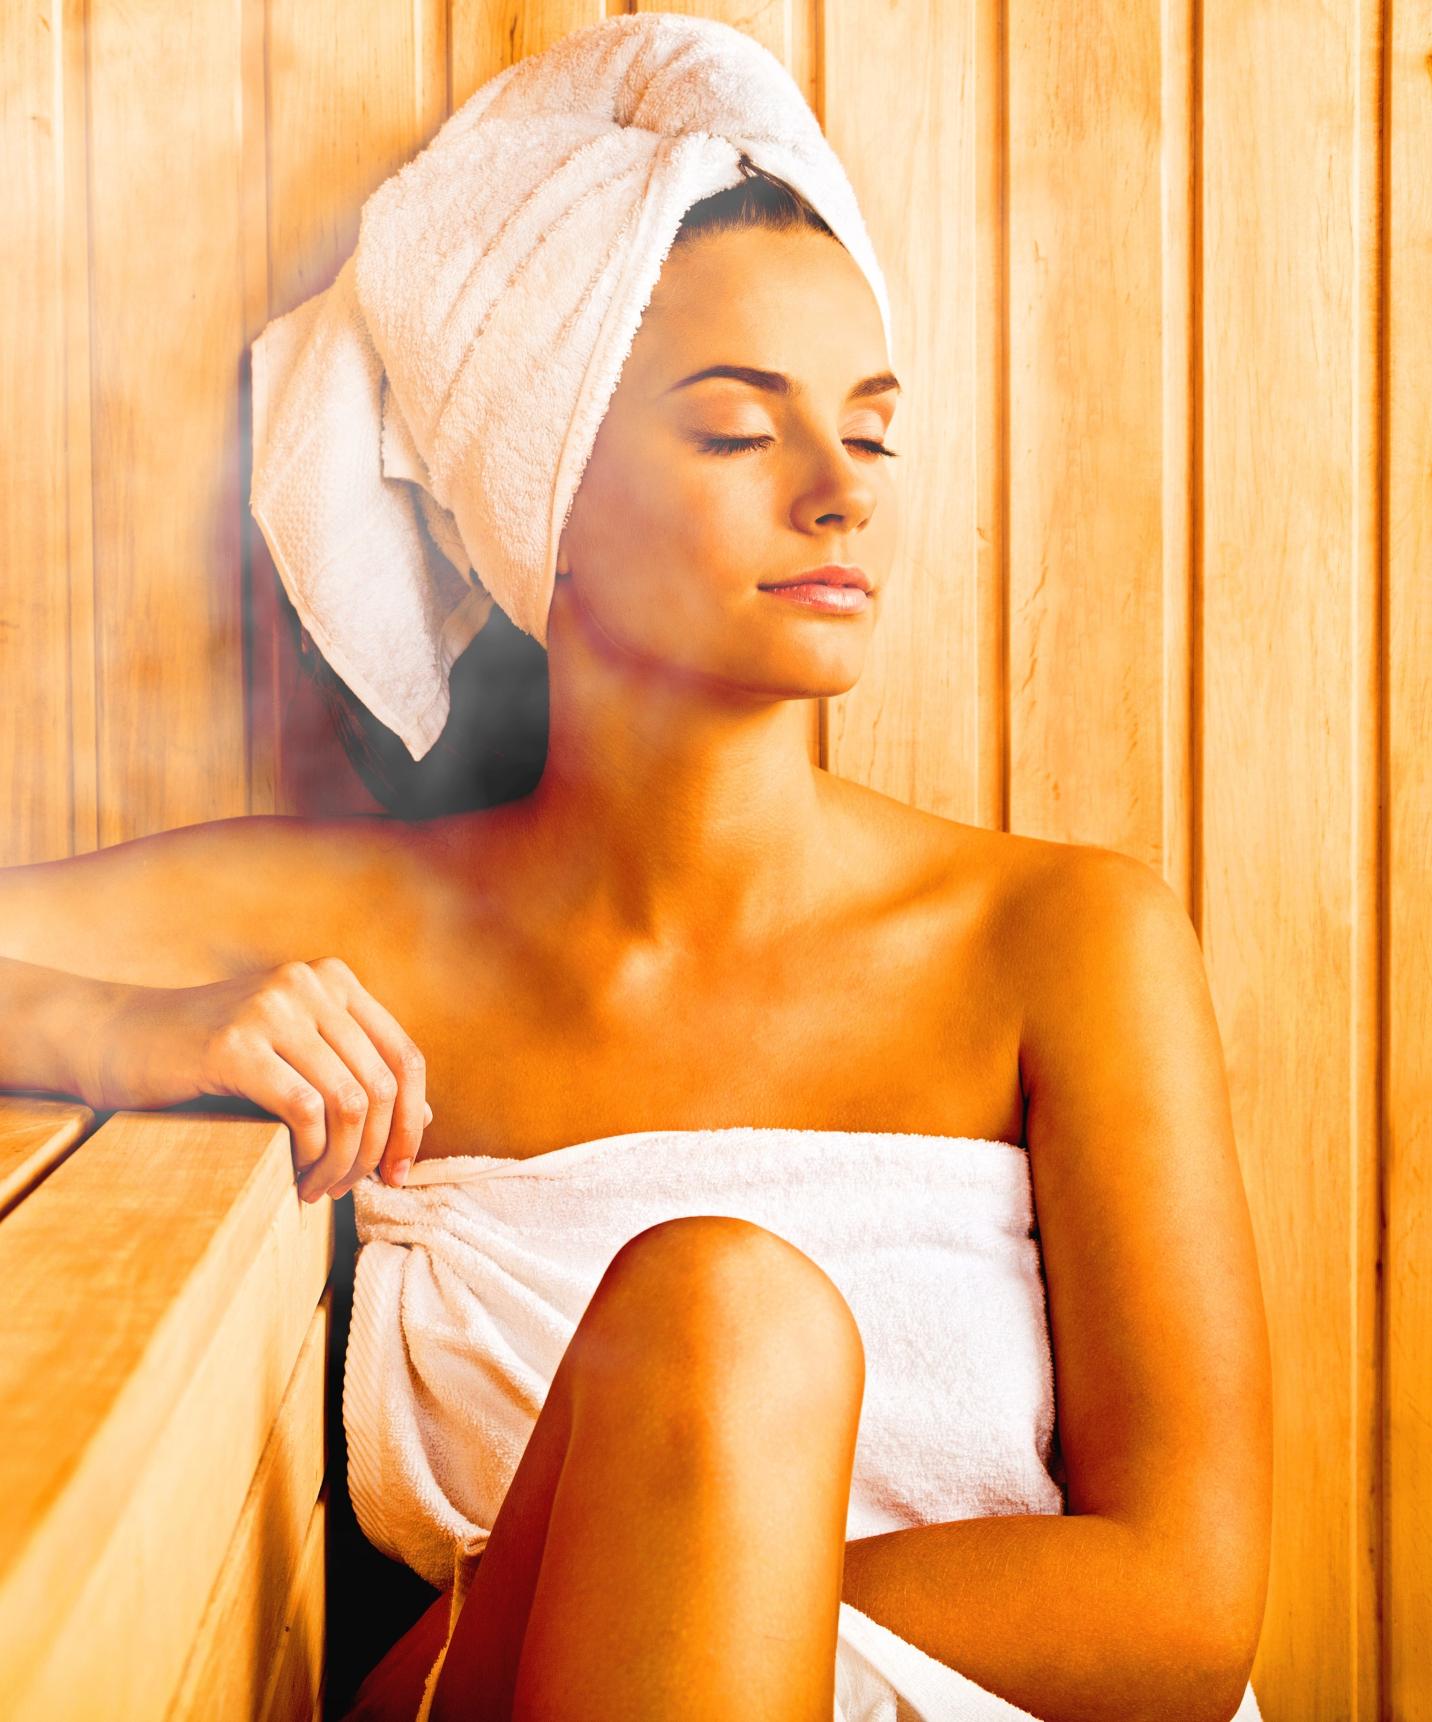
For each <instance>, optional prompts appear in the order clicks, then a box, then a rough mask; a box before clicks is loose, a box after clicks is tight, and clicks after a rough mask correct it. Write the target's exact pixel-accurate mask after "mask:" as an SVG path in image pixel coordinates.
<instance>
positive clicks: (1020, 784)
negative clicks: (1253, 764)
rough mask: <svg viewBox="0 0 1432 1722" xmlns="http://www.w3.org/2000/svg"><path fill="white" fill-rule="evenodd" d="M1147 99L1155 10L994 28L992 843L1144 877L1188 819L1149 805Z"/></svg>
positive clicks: (1158, 242) (1175, 417)
mask: <svg viewBox="0 0 1432 1722" xmlns="http://www.w3.org/2000/svg"><path fill="white" fill-rule="evenodd" d="M1163 80H1164V66H1163V31H1162V18H1161V9H1160V7H1159V5H1158V4H1157V3H1156V0H1099V3H1098V4H1095V5H1094V6H1093V7H1092V8H1090V9H1085V10H1083V11H1080V12H1078V13H1077V14H1076V13H1075V12H1074V11H1072V10H1071V9H1070V8H1068V7H1066V6H1061V5H1056V4H1050V3H1049V0H1022V3H1020V4H1016V5H1013V6H1012V7H1011V8H1010V12H1009V149H1010V161H1009V293H1010V313H1009V317H1010V409H1009V410H1010V475H1009V483H1010V513H1009V579H1010V591H1009V614H1010V634H1009V653H1010V712H1009V722H1010V806H1009V817H1010V824H1011V828H1012V829H1016V830H1018V831H1021V832H1025V833H1029V834H1032V835H1035V836H1040V837H1048V838H1053V839H1057V840H1061V841H1073V842H1084V843H1097V844H1101V845H1105V846H1107V847H1110V848H1114V849H1120V850H1122V851H1124V852H1125V853H1127V854H1130V855H1133V856H1136V857H1137V858H1138V859H1140V860H1142V861H1145V862H1147V863H1149V864H1150V865H1151V866H1154V867H1157V868H1159V869H1160V871H1162V870H1164V867H1165V856H1164V853H1163V850H1164V842H1165V830H1166V826H1167V825H1168V824H1173V825H1175V826H1176V825H1177V824H1178V823H1180V822H1182V821H1183V820H1184V819H1185V818H1186V809H1185V808H1180V809H1178V810H1177V812H1176V813H1175V814H1174V815H1173V816H1172V817H1171V818H1166V816H1165V813H1164V798H1165V796H1166V795H1167V794H1168V793H1169V790H1170V787H1171V786H1170V785H1168V784H1167V783H1166V782H1165V770H1166V741H1165V730H1166V719H1167V716H1168V714H1167V711H1166V707H1165V699H1166V685H1167V684H1166V677H1167V673H1168V665H1169V663H1173V664H1175V665H1177V663H1178V661H1179V659H1180V658H1181V657H1183V656H1186V653H1187V639H1186V632H1185V627H1186V624H1185V613H1186V602H1185V592H1186V582H1187V571H1186V566H1185V564H1184V561H1183V546H1182V543H1181V542H1180V543H1179V544H1178V545H1175V546H1172V547H1169V546H1167V545H1166V542H1165V533H1164V495H1165V485H1166V483H1167V482H1168V481H1169V480H1170V479H1172V480H1173V482H1174V483H1175V485H1176V486H1177V485H1179V484H1181V483H1182V482H1183V478H1182V473H1181V472H1180V471H1179V470H1178V457H1179V453H1180V451H1181V449H1182V447H1183V434H1182V432H1181V431H1176V432H1175V447H1174V463H1173V464H1174V470H1173V472H1172V473H1170V471H1169V470H1168V460H1167V456H1166V452H1165V448H1166V443H1167V441H1168V432H1169V426H1170V424H1173V425H1175V426H1177V425H1178V424H1179V422H1180V420H1181V419H1182V418H1183V417H1184V415H1185V414H1186V411H1187V396H1186V384H1185V377H1184V374H1183V372H1182V370H1181V368H1180V367H1179V366H1178V365H1177V363H1176V362H1175V363H1174V364H1173V365H1172V366H1171V367H1170V368H1169V370H1168V372H1166V370H1165V364H1166V354H1165V347H1164V342H1163V327H1162V324H1163V318H1162V314H1161V313H1162V301H1163V294H1164V275H1165V265H1164V258H1163V247H1164V243H1165V231H1164V212H1163V210H1162V208H1161V202H1160V165H1161V153H1162V149H1163V115H1162V109H1161V102H1162V96H1163ZM1175 149H1176V151H1177V152H1178V153H1179V156H1180V159H1183V160H1186V145H1185V144H1184V143H1183V140H1182V139H1181V138H1179V139H1175ZM1175 214H1176V211H1175ZM1170 237H1171V239H1172V242H1173V244H1174V247H1175V250H1174V257H1173V273H1174V275H1175V277H1176V278H1179V279H1181V278H1182V276H1183V274H1184V273H1185V271H1186V263H1185V262H1184V256H1185V242H1184V239H1183V237H1182V235H1181V234H1179V233H1178V232H1177V231H1176V229H1175V231H1174V232H1173V233H1172V234H1171V236H1170ZM1180 291H1181V289H1180V288H1178V287H1176V288H1175V294H1176V297H1175V301H1174V302H1175V304H1178V303H1180V302H1181V301H1180V299H1179V297H1177V295H1178V294H1179V292H1180ZM1176 356H1177V349H1176V352H1175V359H1176ZM1166 582H1168V583H1169V586H1170V588H1171V591H1172V599H1173V601H1172V603H1171V604H1170V601H1169V593H1168V592H1166V590H1165V583H1166ZM1180 677H1181V672H1180ZM1177 733H1178V734H1179V736H1180V737H1181V736H1182V730H1181V728H1180V730H1179V731H1178V732H1177ZM1180 781H1181V778H1180Z"/></svg>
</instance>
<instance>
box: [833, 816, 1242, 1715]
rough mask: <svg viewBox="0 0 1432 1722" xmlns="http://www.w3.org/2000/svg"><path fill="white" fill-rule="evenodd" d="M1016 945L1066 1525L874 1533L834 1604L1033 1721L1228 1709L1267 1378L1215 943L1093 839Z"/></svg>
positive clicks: (1146, 875) (1135, 868)
mask: <svg viewBox="0 0 1432 1722" xmlns="http://www.w3.org/2000/svg"><path fill="white" fill-rule="evenodd" d="M1011 936H1012V937H1013V938H1016V939H1017V940H1018V948H1019V951H1020V953H1021V961H1022V963H1023V964H1024V965H1025V972H1026V974H1027V976H1028V983H1027V984H1028V991H1027V994H1026V996H1027V998H1028V999H1029V1003H1028V1005H1027V1007H1026V1017H1025V1023H1024V1029H1023V1033H1022V1036H1021V1048H1020V1069H1021V1079H1022V1082H1023V1085H1024V1091H1025V1096H1026V1126H1027V1132H1028V1146H1029V1153H1030V1170H1031V1176H1032V1179H1033V1186H1034V1200H1035V1207H1036V1213H1037V1219H1038V1225H1039V1231H1040V1242H1041V1247H1042V1250H1043V1256H1044V1269H1045V1279H1046V1284H1047V1289H1048V1303H1049V1324H1050V1341H1051V1348H1052V1351H1053V1358H1054V1380H1055V1401H1056V1407H1057V1416H1058V1427H1059V1436H1060V1446H1061V1452H1062V1456H1063V1462H1064V1467H1065V1472H1066V1476H1067V1500H1068V1516H1067V1517H1054V1516H1049V1515H1035V1514H1023V1515H1011V1516H1008V1517H987V1518H978V1519H967V1520H956V1521H954V1522H952V1523H949V1524H939V1525H921V1526H917V1527H915V1528H914V1529H912V1530H905V1531H894V1532H890V1533H888V1534H886V1535H883V1536H876V1537H866V1538H862V1539H861V1540H859V1541H858V1542H852V1543H849V1544H847V1545H846V1567H845V1583H844V1593H843V1594H844V1596H845V1599H846V1600H847V1601H849V1602H851V1603H853V1604H854V1605H855V1606H856V1607H857V1608H860V1609H862V1610H863V1611H864V1612H865V1613H867V1614H869V1615H871V1616H872V1617H873V1618H874V1619H876V1620H879V1621H881V1622H882V1623H883V1624H885V1625H886V1626H888V1627H890V1629H891V1630H892V1631H895V1632H898V1633H900V1634H901V1636H903V1637H905V1638H908V1639H910V1640H911V1641H912V1642H913V1643H916V1644H918V1645H919V1646H920V1647H921V1648H922V1649H924V1650H926V1651H928V1652H929V1654H930V1655H932V1656H934V1657H936V1658H937V1659H938V1660H940V1661H942V1662H946V1663H948V1664H949V1665H950V1666H951V1667H954V1668H957V1669H959V1670H960V1671H961V1672H962V1673H964V1674H966V1675H968V1676H969V1678H970V1679H972V1680H976V1681H978V1682H979V1683H980V1684H981V1685H983V1686H986V1687H987V1688H988V1689H989V1690H991V1691H993V1692H996V1693H998V1694H999V1695H1000V1696H1002V1697H1005V1698H1008V1699H1009V1700H1010V1701H1011V1702H1012V1703H1015V1704H1018V1705H1021V1706H1022V1707H1023V1708H1025V1709H1027V1710H1030V1711H1032V1712H1033V1713H1034V1714H1035V1715H1037V1716H1039V1717H1041V1718H1045V1719H1046V1722H1111V1719H1114V1718H1117V1719H1118V1722H1140V1719H1142V1718H1148V1719H1149V1722H1154V1719H1158V1722H1227V1718H1228V1717H1229V1716H1231V1715H1232V1713H1233V1710H1234V1709H1235V1708H1236V1707H1237V1704H1238V1700H1239V1698H1240V1696H1241V1694H1242V1691H1243V1688H1244V1686H1245V1685H1246V1682H1247V1678H1248V1673H1249V1670H1250V1668H1251V1666H1252V1662H1253V1657H1254V1653H1255V1651H1256V1648H1257V1643H1258V1636H1259V1632H1260V1629H1261V1625H1262V1618H1263V1608H1264V1602H1265V1598H1266V1592H1267V1581H1268V1561H1269V1545H1270V1532H1271V1516H1272V1379H1271V1377H1272V1370H1271V1360H1270V1355H1269V1345H1268V1330H1267V1322H1266V1317H1265V1313H1264V1307H1263V1298H1262V1291H1261V1286H1260V1283H1259V1277H1258V1263H1257V1256H1256V1253H1255V1247H1254V1238H1253V1228H1252V1222H1251V1219H1250V1216H1249V1211H1248V1203H1247V1198H1246V1195H1245V1193H1244V1188H1243V1182H1242V1177H1241V1174H1240V1170H1239V1165H1238V1157H1237V1152H1236V1149H1235V1146H1234V1136H1233V1122H1232V1111H1231V1106H1230V1103H1229V1095H1228V1084H1227V1076H1226V1072H1225V1067H1224V1061H1223V1054H1222V1047H1221V1043H1220V1040H1219V1035H1218V1028H1217V1024H1216V1021H1215V1018H1214V1013H1213V1005H1212V1000H1211V998H1210V996H1209V990H1208V982H1207V976H1206V973H1205V970H1204V965H1203V954H1202V951H1201V949H1200V947H1199V944H1198V939H1197V936H1196V935H1195V933H1194V930H1193V927H1192V925H1191V923H1190V922H1189V919H1188V916H1187V915H1186V914H1185V912H1184V909H1183V905H1182V903H1181V902H1180V901H1179V899H1178V898H1177V897H1176V896H1175V894H1174V893H1173V892H1172V891H1171V890H1170V889H1169V887H1168V886H1167V885H1166V884H1165V883H1164V882H1163V880H1162V879H1161V878H1160V877H1159V876H1158V874H1156V873H1155V872H1153V871H1152V870H1151V869H1150V868H1148V867H1146V866H1144V865H1143V863H1142V862H1139V861H1136V860H1133V859H1131V858H1130V857H1127V856H1124V855H1121V854H1119V853H1117V852H1116V851H1112V850H1106V849H1097V848H1079V849H1074V850H1072V851H1066V852H1063V853H1061V855H1060V857H1059V859H1058V862H1057V864H1055V865H1053V866H1051V867H1050V868H1049V869H1048V872H1047V874H1046V876H1045V877H1044V878H1043V879H1041V881H1040V882H1039V884H1038V885H1037V886H1035V887H1032V888H1030V889H1029V890H1028V891H1027V892H1026V894H1025V896H1024V899H1023V901H1022V902H1021V904H1020V924H1019V927H1018V929H1017V930H1014V931H1012V934H1011Z"/></svg>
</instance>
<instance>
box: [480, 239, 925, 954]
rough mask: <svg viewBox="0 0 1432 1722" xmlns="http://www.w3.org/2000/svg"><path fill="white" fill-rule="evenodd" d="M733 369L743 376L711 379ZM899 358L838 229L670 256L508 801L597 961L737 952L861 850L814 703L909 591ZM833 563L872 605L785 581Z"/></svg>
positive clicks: (556, 611)
mask: <svg viewBox="0 0 1432 1722" xmlns="http://www.w3.org/2000/svg"><path fill="white" fill-rule="evenodd" d="M712 366H719V367H726V368H728V369H735V370H737V371H738V372H739V374H738V375H736V376H731V375H729V374H728V375H724V376H714V377H713V376H707V377H705V378H703V379H702V380H701V381H699V382H695V381H691V380H690V379H691V378H692V377H693V374H694V373H696V372H698V371H703V370H709V369H710V368H711V367H712ZM888 367H889V353H888V351H887V349H886V345H885V332H884V327H883V324H882V322H881V317H880V309H879V306H878V304H877V302H876V300H875V296H874V294H873V293H872V292H871V289H870V285H869V283H868V282H867V281H866V279H865V276H864V275H863V274H862V273H861V271H860V269H859V267H858V266H857V265H856V263H855V262H854V261H853V260H852V259H851V257H850V255H849V253H848V252H846V250H845V249H844V247H843V246H841V245H840V244H839V243H838V242H837V241H836V240H834V239H832V238H831V237H829V236H828V235H825V234H821V233H818V232H813V231H811V230H809V229H806V230H801V231H796V232H791V233H781V232H773V231H771V230H770V229H769V228H755V229H746V230H737V231H734V232H731V231H727V232H720V233H713V234H704V235H701V236H700V237H698V238H696V239H695V240H693V241H690V242H689V243H683V244H681V245H679V246H677V247H676V248H675V249H674V250H673V251H672V253H671V254H670V255H669V256H668V258H667V260H666V264H665V265H664V267H663V271H662V275H661V278H660V280H659V281H658V283H657V288H656V292H655V294H654V296H653V299H652V302H651V305H650V306H649V308H648V310H647V313H646V316H645V318H644V319H643V322H642V325H641V328H640V329H639V330H638V333H637V337H636V340H635V342H634V344H633V347H632V351H631V353H630V355H629V356H628V359H627V363H626V365H625V367H624V369H623V372H622V376H621V380H620V383H619V385H618V387H617V390H616V392H615V394H614V396H613V398H612V402H611V405H610V407H609V408H608V411H607V414H606V417H605V419H604V420H603V422H602V426H601V429H600V431H599V432H598V435H597V439H596V443H595V446H594V449H593V452H592V456H591V459H590V461H589V462H588V464H587V467H586V469H585V471H584V473H583V475H582V481H581V485H580V487H579V489H578V492H577V496H576V500H575V503H574V505H573V509H572V513H571V516H570V518H569V520H568V522H567V525H566V527H565V529H564V531H563V533H562V535H561V540H560V543H559V547H558V558H557V580H556V587H555V591H554V594H553V599H552V607H551V611H550V613H549V617H548V630H547V651H548V668H549V683H550V707H549V710H550V724H549V732H548V751H547V763H546V766H545V769H544V771H543V775H542V779H541V782H540V783H539V784H538V785H537V787H536V789H535V790H534V791H533V793H532V795H531V796H529V797H526V798H524V799H523V800H522V801H521V802H518V803H516V804H514V805H512V806H510V807H509V809H508V810H507V812H506V814H504V815H503V818H504V820H505V821H506V822H507V824H508V828H509V830H510V831H511V833H512V837H513V842H512V852H513V853H514V854H517V855H520V857H521V866H522V874H523V877H524V879H525V880H527V881H529V882H530V883H529V886H528V889H529V890H530V891H532V892H533V893H534V894H535V896H536V897H537V898H538V899H540V901H537V902H534V903H533V904H532V911H533V915H534V918H535V917H538V916H540V924H541V925H542V926H543V927H546V928H555V929H560V930H561V938H562V939H563V941H564V948H565V949H570V947H571V945H572V943H573V941H580V943H581V945H582V948H583V951H584V953H585V955H584V962H585V964H586V966H587V968H588V969H589V970H591V971H604V970H605V969H606V968H607V967H609V966H610V967H612V968H613V970H614V971H615V970H621V971H622V972H626V969H627V968H628V967H629V966H630V965H631V964H632V963H633V962H635V963H637V964H638V965H640V964H641V963H643V962H645V961H646V960H647V959H646V958H645V957H644V956H643V955H642V954H641V953H642V952H643V951H646V952H651V951H653V950H659V951H660V952H662V953H664V955H663V956H662V957H661V961H663V962H664V961H665V960H666V958H667V957H669V956H670V955H671V954H672V953H676V952H680V953H684V955H683V957H682V959H681V960H682V961H687V960H689V959H692V958H693V954H694V953H697V952H700V953H702V954H703V960H705V961H708V962H715V961H717V960H718V959H719V960H721V961H724V962H731V961H735V960H737V957H738V955H739V953H740V952H741V951H743V950H749V949H752V948H758V947H760V946H762V944H763V943H764V942H765V941H766V940H768V939H769V938H770V937H772V936H774V934H775V933H776V931H777V930H778V929H780V928H782V927H788V926H794V925H798V924H800V923H801V922H802V921H803V919H804V918H805V917H807V916H814V915H817V914H819V913H820V912H821V907H822V905H823V904H824V902H825V900H826V898H827V897H828V894H829V890H830V884H829V873H830V870H831V867H832V866H834V865H836V864H837V862H836V861H833V860H832V857H836V858H837V859H838V861H839V864H840V865H841V866H844V865H846V864H847V861H846V859H845V857H846V854H847V851H848V849H849V848H850V846H851V845H852V844H855V845H856V847H857V848H858V844H859V840H860V839H859V834H858V833H852V832H850V831H848V830H847V829H846V828H845V823H844V822H845V820H846V818H847V815H846V813H845V812H844V811H843V806H842V808H837V807H836V806H835V805H834V804H833V803H832V802H831V800H830V798H829V797H828V796H827V795H826V794H825V792H824V788H823V784H822V774H821V773H819V772H817V771H815V770H813V769H812V766H811V761H810V752H809V740H810V719H811V711H810V705H809V701H810V700H812V699H814V698H817V697H820V696H822V695H833V694H841V693H844V692H846V691H847V690H848V689H849V688H851V687H852V686H853V685H854V684H855V682H856V681H857V679H858V678H859V676H860V673H861V671H862V669H863V668H864V666H865V661H866V656H867V653H868V652H869V649H870V640H871V635H872V631H873V629H874V628H875V625H876V622H877V620H878V617H879V611H880V606H881V604H882V602H883V601H884V598H885V594H886V592H887V591H888V585H889V580H890V576H891V566H892V562H893V559H894V549H895V542H896V532H897V522H896V510H895V481H894V476H893V473H894V469H895V468H896V466H897V464H898V463H897V462H896V461H895V460H892V459H890V458H889V457H888V456H886V455H883V454H881V453H880V452H878V449H873V448H872V447H871V446H870V445H873V444H881V443H883V442H884V440H885V435H886V432H887V431H888V430H889V427H890V421H891V418H892V416H893V414H894V411H895V407H896V398H897V391H898V387H899V385H898V383H896V382H895V379H894V378H893V377H891V376H890V374H889V368H888ZM780 379H784V381H782V380H780ZM717 436H720V437H736V436H739V437H748V436H749V437H758V438H760V439H761V441H760V443H759V445H758V446H755V447H752V448H743V449H740V450H738V451H737V452H734V453H713V452H711V451H710V450H709V449H708V448H707V447H706V446H704V444H705V442H706V439H709V438H711V437H717ZM827 562H838V563H846V564H850V563H854V564H857V565H858V566H859V567H861V568H862V569H863V570H864V571H865V573H866V575H867V576H868V578H869V580H870V582H871V584H872V585H873V586H874V587H875V588H877V591H876V593H875V594H874V595H873V596H872V597H871V598H870V599H869V600H868V601H867V603H866V604H865V605H864V607H863V608H862V609H861V611H860V612H859V613H853V614H848V615H831V614H828V613H827V614H821V613H817V612H811V611H809V610H804V611H803V610H802V607H801V606H800V605H798V604H797V603H795V602H793V601H792V600H791V599H789V598H778V597H774V596H772V595H771V594H770V593H769V592H763V591H762V590H761V589H760V588H761V583H762V582H770V581H779V580H785V579H789V578H790V577H791V576H792V575H794V574H797V573H800V572H802V571H804V570H806V569H809V568H815V567H819V566H821V565H822V564H824V563H827ZM848 864H849V865H850V866H851V868H852V870H853V872H854V874H855V876H856V877H857V878H858V877H859V876H860V875H861V874H862V873H864V872H865V871H867V870H868V868H867V860H866V858H865V857H864V856H863V854H862V855H861V856H860V857H859V858H858V859H856V860H852V861H850V862H849V863H848ZM873 864H874V858H873V857H872V858H870V860H869V865H873ZM613 984H615V982H613Z"/></svg>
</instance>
